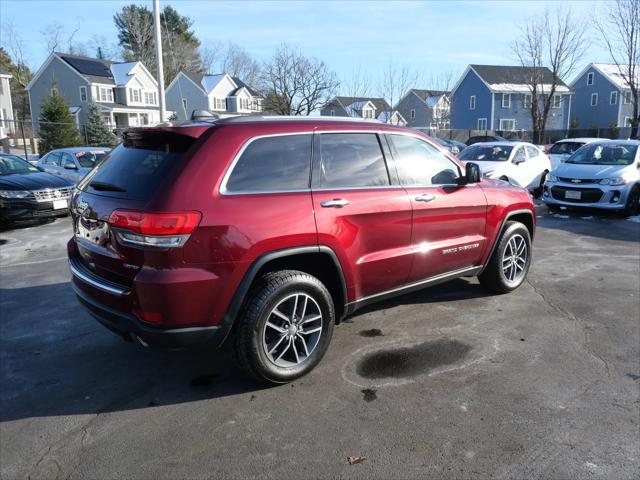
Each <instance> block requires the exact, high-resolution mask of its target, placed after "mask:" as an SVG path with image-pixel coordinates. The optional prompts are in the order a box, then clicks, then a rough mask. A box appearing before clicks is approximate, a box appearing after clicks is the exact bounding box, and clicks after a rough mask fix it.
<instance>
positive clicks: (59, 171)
mask: <svg viewBox="0 0 640 480" xmlns="http://www.w3.org/2000/svg"><path fill="white" fill-rule="evenodd" d="M110 151H111V149H110V148H109V147H71V148H59V149H57V150H51V151H50V152H49V153H47V154H46V155H45V156H44V157H42V158H41V159H40V160H38V163H37V165H38V167H40V168H42V169H43V170H44V171H45V172H47V173H52V174H53V175H58V176H60V177H64V178H66V179H68V180H70V181H71V182H73V183H78V182H79V181H80V180H81V179H82V178H83V177H84V176H85V175H86V174H87V173H89V172H90V171H91V169H92V168H93V167H94V166H95V165H96V163H97V162H99V161H100V160H102V159H103V158H104V157H105V156H106V155H107V154H108V153H109V152H110Z"/></svg>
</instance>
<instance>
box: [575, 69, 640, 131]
mask: <svg viewBox="0 0 640 480" xmlns="http://www.w3.org/2000/svg"><path fill="white" fill-rule="evenodd" d="M571 88H572V90H573V92H574V98H573V107H572V112H571V119H572V120H574V124H577V127H578V128H593V127H598V128H609V127H628V126H630V125H631V117H632V115H633V105H632V102H631V89H630V88H629V87H628V85H627V84H626V83H625V81H624V79H623V78H622V77H621V76H620V72H619V70H618V66H617V65H615V64H608V63H591V64H589V65H587V67H586V68H585V69H584V70H583V71H582V72H581V73H580V74H579V75H578V76H577V77H576V79H575V80H574V81H573V83H572V84H571Z"/></svg>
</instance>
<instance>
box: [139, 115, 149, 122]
mask: <svg viewBox="0 0 640 480" xmlns="http://www.w3.org/2000/svg"><path fill="white" fill-rule="evenodd" d="M140 121H141V123H142V125H149V114H148V113H141V114H140Z"/></svg>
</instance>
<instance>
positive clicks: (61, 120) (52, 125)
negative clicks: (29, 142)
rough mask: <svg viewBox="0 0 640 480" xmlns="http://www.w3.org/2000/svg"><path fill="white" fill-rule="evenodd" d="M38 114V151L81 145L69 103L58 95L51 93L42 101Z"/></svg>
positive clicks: (43, 151) (44, 151)
mask: <svg viewBox="0 0 640 480" xmlns="http://www.w3.org/2000/svg"><path fill="white" fill-rule="evenodd" d="M41 108H42V113H41V114H40V118H39V121H40V151H41V152H42V153H43V154H44V153H47V152H48V151H50V150H53V149H55V148H62V147H77V146H79V145H82V143H83V142H82V137H81V136H80V132H79V131H78V129H77V128H76V125H75V119H74V118H73V115H71V112H69V105H68V104H67V102H65V101H64V98H62V97H61V96H60V95H57V94H52V95H51V96H49V97H48V98H47V99H45V100H44V101H43V102H42V105H41Z"/></svg>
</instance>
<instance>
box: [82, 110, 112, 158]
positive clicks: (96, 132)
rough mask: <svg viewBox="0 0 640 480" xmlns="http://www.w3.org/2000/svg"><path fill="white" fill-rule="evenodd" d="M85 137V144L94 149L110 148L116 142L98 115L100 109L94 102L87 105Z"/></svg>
mask: <svg viewBox="0 0 640 480" xmlns="http://www.w3.org/2000/svg"><path fill="white" fill-rule="evenodd" d="M85 128H86V137H87V144H88V145H91V146H95V147H111V146H113V145H115V144H116V143H117V142H118V139H117V138H116V136H115V135H114V134H113V133H111V130H109V127H108V126H107V124H106V123H105V121H104V118H103V117H102V115H101V114H100V107H99V106H98V104H97V103H95V102H93V101H92V102H90V103H89V112H88V114H87V125H86V126H85Z"/></svg>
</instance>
